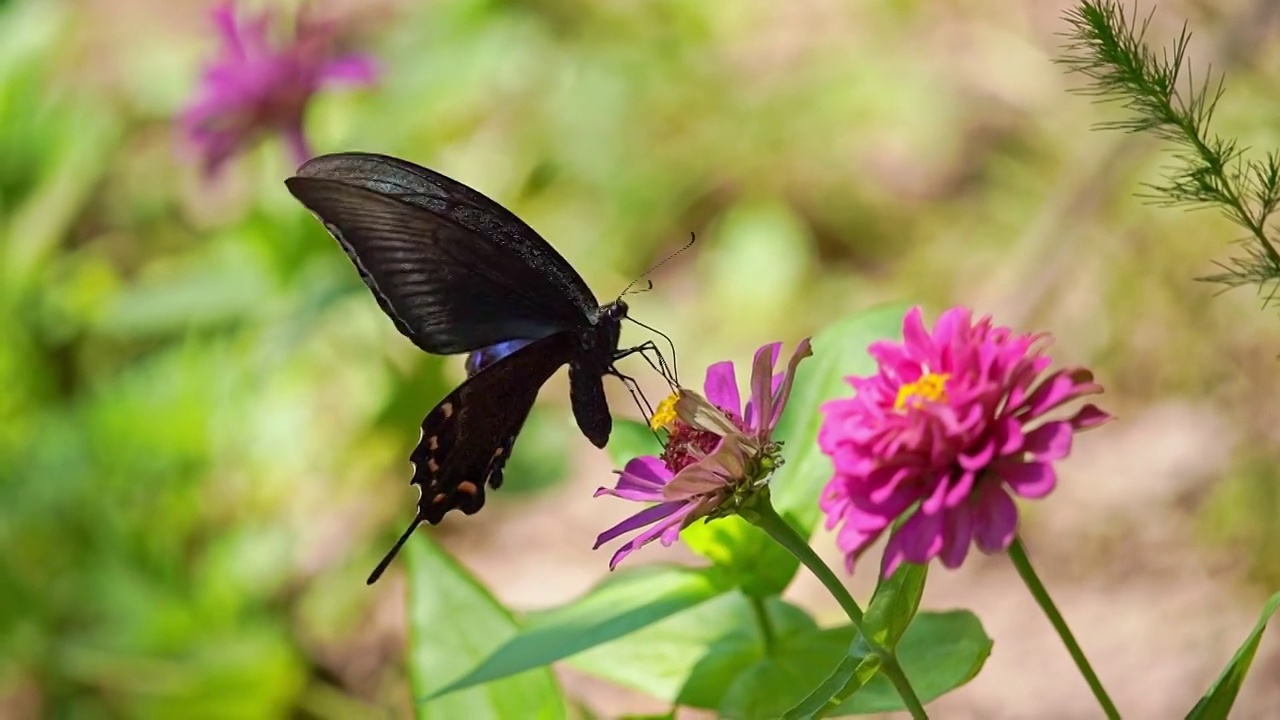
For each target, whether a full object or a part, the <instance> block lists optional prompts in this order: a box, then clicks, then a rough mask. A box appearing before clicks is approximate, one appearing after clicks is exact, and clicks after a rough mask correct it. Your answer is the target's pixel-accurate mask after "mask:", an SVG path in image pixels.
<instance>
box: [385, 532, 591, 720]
mask: <svg viewBox="0 0 1280 720" xmlns="http://www.w3.org/2000/svg"><path fill="white" fill-rule="evenodd" d="M406 554H407V556H408V557H407V560H408V563H409V608H408V610H409V676H410V682H411V684H412V686H413V690H414V697H415V698H416V706H417V707H416V710H417V713H416V716H417V717H418V718H458V717H465V718H476V719H482V718H494V719H495V720H497V719H499V718H512V717H530V718H547V719H548V720H552V719H554V718H565V717H567V716H568V712H567V708H566V706H565V701H564V696H563V695H562V694H561V692H560V688H559V686H558V685H557V684H556V681H555V677H554V676H553V675H552V674H551V671H550V670H548V669H540V670H529V671H527V672H524V673H521V674H518V675H517V674H515V673H512V675H513V677H508V678H505V679H503V680H501V681H500V682H495V683H493V684H491V685H485V686H484V687H476V688H471V689H470V690H469V691H467V692H463V693H455V694H453V695H450V696H449V697H444V698H437V699H432V700H430V701H426V700H424V698H426V697H428V696H431V695H433V694H435V693H437V691H438V690H439V689H440V688H442V687H444V686H445V685H446V683H448V682H449V681H450V680H452V679H454V678H456V677H457V674H458V673H457V670H458V669H459V668H460V667H466V666H467V665H469V664H473V663H475V662H478V661H480V660H481V659H482V658H483V657H484V656H485V655H486V654H488V653H489V652H490V651H491V650H492V649H493V648H495V647H497V646H499V645H500V644H501V643H503V642H504V641H506V640H507V639H508V638H510V637H512V636H514V635H516V633H517V631H518V628H517V625H516V622H515V620H514V619H513V618H512V616H511V614H510V613H509V612H508V611H507V610H506V608H504V607H502V605H501V604H499V603H498V601H497V600H495V599H494V598H493V596H492V595H490V594H489V592H488V591H487V590H485V588H484V587H483V586H481V585H480V584H479V583H478V582H476V581H475V580H474V579H473V578H471V577H470V576H469V575H468V574H467V573H466V571H465V570H463V569H462V567H461V566H459V565H458V564H457V562H455V561H454V560H453V558H451V557H449V555H448V554H446V553H445V552H444V550H442V549H441V548H440V547H439V546H437V545H436V544H435V543H434V542H432V541H431V540H430V539H429V538H427V537H426V536H425V535H424V534H421V533H419V534H418V535H416V536H414V538H413V539H411V540H410V541H409V543H408V546H407V547H406Z"/></svg>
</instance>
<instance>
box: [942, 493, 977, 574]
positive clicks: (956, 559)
mask: <svg viewBox="0 0 1280 720" xmlns="http://www.w3.org/2000/svg"><path fill="white" fill-rule="evenodd" d="M972 542H973V514H972V512H971V511H970V509H969V507H968V506H966V505H961V506H960V507H957V508H955V509H953V510H948V511H947V515H946V518H945V523H944V526H943V531H942V552H941V553H939V555H938V557H939V558H940V559H941V560H942V564H943V565H945V566H946V567H949V568H952V569H955V568H958V567H960V564H961V563H963V562H964V559H965V558H966V557H968V555H969V544H970V543H972Z"/></svg>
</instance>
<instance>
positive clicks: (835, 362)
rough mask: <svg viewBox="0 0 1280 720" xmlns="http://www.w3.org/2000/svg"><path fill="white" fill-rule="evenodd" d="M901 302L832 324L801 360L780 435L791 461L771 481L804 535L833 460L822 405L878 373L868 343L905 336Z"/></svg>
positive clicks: (776, 500) (781, 509) (781, 506)
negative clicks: (823, 446)
mask: <svg viewBox="0 0 1280 720" xmlns="http://www.w3.org/2000/svg"><path fill="white" fill-rule="evenodd" d="M905 312H906V308H905V306H903V305H901V304H893V305H886V306H882V307H878V308H874V309H871V310H867V311H864V312H861V313H858V314H857V315H854V316H852V317H849V318H848V319H845V320H841V321H839V322H837V323H835V324H834V325H830V326H828V327H827V328H826V329H824V330H823V331H822V332H819V333H818V334H817V335H816V336H815V337H814V338H813V357H811V358H809V359H808V360H805V361H804V362H802V363H800V368H799V370H798V371H797V372H796V381H795V385H794V386H793V387H792V390H791V398H790V400H788V402H787V408H786V410H785V411H784V412H783V414H782V418H781V419H780V420H779V422H778V428H777V430H776V431H775V433H774V437H775V438H777V439H779V440H782V441H783V442H784V443H785V445H784V453H785V456H786V460H787V462H786V464H785V465H783V466H782V467H781V468H779V469H778V471H777V472H776V473H774V476H773V480H772V481H771V482H770V490H771V492H772V497H773V506H774V508H775V509H776V510H777V511H778V513H779V514H780V515H782V516H783V517H784V518H786V519H787V521H788V522H790V523H791V524H792V525H793V526H794V527H795V528H796V529H798V530H799V531H800V534H801V535H804V536H806V537H807V536H808V535H809V534H810V533H812V532H813V527H814V525H815V524H816V523H817V521H818V515H819V510H818V495H819V494H820V493H821V492H822V487H823V485H825V484H826V482H827V480H829V479H830V478H831V473H832V469H831V460H830V459H829V458H828V457H827V456H826V455H824V454H823V453H822V451H821V450H819V449H818V428H819V427H821V426H822V411H821V406H822V404H823V403H825V402H826V401H828V400H832V399H834V398H838V397H847V396H849V395H851V394H852V393H853V389H852V388H851V387H849V383H848V382H847V381H846V380H845V378H846V377H848V376H850V375H859V374H868V373H871V372H874V370H875V362H874V361H872V359H871V356H870V355H868V354H867V346H869V345H871V343H873V342H875V341H877V340H884V339H889V338H899V337H901V334H902V316H903V315H904V314H905Z"/></svg>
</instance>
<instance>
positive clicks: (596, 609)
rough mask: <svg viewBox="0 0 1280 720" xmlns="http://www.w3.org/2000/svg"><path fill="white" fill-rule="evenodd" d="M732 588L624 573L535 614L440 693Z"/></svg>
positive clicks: (715, 578)
mask: <svg viewBox="0 0 1280 720" xmlns="http://www.w3.org/2000/svg"><path fill="white" fill-rule="evenodd" d="M727 589H728V586H727V585H726V584H725V583H724V581H723V578H721V577H720V576H719V575H718V574H717V573H714V572H707V571H700V570H691V569H688V568H680V567H675V566H653V567H646V568H641V569H635V570H627V571H622V572H619V573H617V574H616V575H615V576H613V577H610V578H609V580H607V581H606V582H604V583H601V584H600V585H599V586H597V587H596V588H594V589H593V590H592V591H591V592H589V593H587V594H586V595H585V596H583V597H581V598H579V599H578V600H576V601H574V602H572V603H569V604H568V605H565V606H562V607H559V608H556V609H554V610H550V611H547V612H544V613H540V614H538V615H535V616H533V617H532V618H531V619H530V620H529V622H528V623H526V624H525V626H524V628H523V629H522V630H521V632H520V633H519V634H517V635H516V636H514V637H513V638H511V639H510V640H508V641H507V642H506V643H504V644H503V645H502V646H501V647H499V648H497V649H496V650H495V651H494V652H493V653H492V654H491V655H489V656H488V657H487V658H485V660H484V661H483V662H481V663H480V664H479V665H477V666H476V667H475V668H474V669H473V670H472V671H471V672H468V673H467V674H466V675H464V676H463V677H462V678H460V679H458V680H456V681H454V682H452V683H449V684H448V685H447V686H445V687H444V688H442V689H440V690H437V691H436V693H435V694H437V695H443V694H445V693H450V692H455V691H457V690H462V689H465V688H468V687H471V686H473V685H478V684H480V683H486V682H492V681H493V680H497V679H500V678H504V677H507V676H508V675H512V674H515V673H519V672H523V671H525V670H529V669H531V668H537V667H542V666H544V665H547V664H548V663H552V662H555V661H557V660H560V659H563V658H566V657H568V656H570V655H573V654H575V653H578V652H581V651H583V650H588V649H590V648H593V647H595V646H597V645H600V644H602V643H606V642H609V641H610V640H615V639H617V638H620V637H623V636H625V635H628V634H630V633H633V632H635V631H636V630H639V629H641V628H643V627H646V626H648V625H652V624H653V623H655V622H658V621H659V620H662V619H663V618H666V617H669V616H671V615H673V614H675V613H678V612H680V611H681V610H686V609H688V608H690V607H693V606H695V605H699V604H701V603H703V602H706V601H707V600H710V599H711V598H713V597H715V596H717V595H719V594H721V593H723V592H725V591H726V590H727Z"/></svg>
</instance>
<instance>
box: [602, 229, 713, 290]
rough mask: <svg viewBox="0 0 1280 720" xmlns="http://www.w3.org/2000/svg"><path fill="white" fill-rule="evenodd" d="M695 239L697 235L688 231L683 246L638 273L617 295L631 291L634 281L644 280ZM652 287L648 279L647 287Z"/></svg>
mask: <svg viewBox="0 0 1280 720" xmlns="http://www.w3.org/2000/svg"><path fill="white" fill-rule="evenodd" d="M697 239H698V236H697V235H694V234H693V233H689V242H687V243H685V244H684V247H682V248H680V249H679V250H677V251H675V252H673V253H671V254H670V255H668V256H666V257H664V258H663V259H661V260H659V261H658V263H657V264H656V265H654V266H653V267H651V268H649V269H648V270H645V271H644V272H643V273H641V274H640V277H638V278H636V279H635V280H632V281H631V284H630V285H628V286H626V287H625V288H623V289H622V292H620V293H618V297H622V296H623V295H626V294H627V293H628V292H630V291H631V288H633V287H635V286H636V283H638V282H640V281H641V280H644V279H645V277H646V276H648V275H649V273H651V272H653V271H654V270H657V269H658V268H660V267H662V266H663V265H665V264H666V263H667V261H668V260H671V259H673V258H675V256H677V255H679V254H680V253H682V252H684V251H685V250H688V249H689V248H691V247H693V243H694V242H695V241H696V240H697ZM652 287H653V281H652V280H650V281H649V288H652ZM649 288H646V290H647V289H649Z"/></svg>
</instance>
